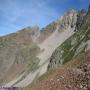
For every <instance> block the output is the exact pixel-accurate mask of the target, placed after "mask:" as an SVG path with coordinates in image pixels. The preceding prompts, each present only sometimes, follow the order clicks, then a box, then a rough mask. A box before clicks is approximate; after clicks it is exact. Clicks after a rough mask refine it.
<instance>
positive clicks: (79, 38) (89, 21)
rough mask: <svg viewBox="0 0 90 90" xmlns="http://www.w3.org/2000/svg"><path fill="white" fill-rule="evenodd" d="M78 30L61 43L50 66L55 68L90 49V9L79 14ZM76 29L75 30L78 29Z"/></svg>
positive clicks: (53, 55)
mask: <svg viewBox="0 0 90 90" xmlns="http://www.w3.org/2000/svg"><path fill="white" fill-rule="evenodd" d="M77 16H78V17H77V22H76V29H77V32H76V33H75V34H74V35H72V36H71V37H70V38H68V39H67V40H66V41H65V42H64V43H62V45H60V46H59V47H58V48H57V49H56V50H55V52H54V53H53V54H52V56H51V58H50V63H49V65H48V68H49V69H51V68H55V67H58V66H60V65H62V64H65V63H66V62H67V61H69V60H71V59H72V58H73V57H76V56H77V55H79V54H80V53H82V52H85V51H86V50H87V49H90V47H89V46H90V45H89V43H88V41H90V11H89V10H88V12H87V13H86V12H85V11H81V12H80V13H79V14H78V15H77ZM76 29H75V30H76Z"/></svg>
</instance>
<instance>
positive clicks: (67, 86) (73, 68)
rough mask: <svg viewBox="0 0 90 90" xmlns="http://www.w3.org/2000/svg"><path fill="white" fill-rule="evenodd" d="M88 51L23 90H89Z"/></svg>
mask: <svg viewBox="0 0 90 90" xmlns="http://www.w3.org/2000/svg"><path fill="white" fill-rule="evenodd" d="M89 89H90V50H89V51H87V52H86V53H82V54H80V55H79V56H78V57H77V58H74V59H73V60H72V61H70V62H68V63H67V64H65V65H64V66H61V67H59V68H57V69H55V70H53V71H52V72H48V73H47V74H45V75H43V76H41V77H40V78H39V81H37V82H35V84H33V85H32V87H31V86H28V88H25V90H89Z"/></svg>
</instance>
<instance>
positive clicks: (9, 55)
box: [0, 28, 40, 83]
mask: <svg viewBox="0 0 90 90" xmlns="http://www.w3.org/2000/svg"><path fill="white" fill-rule="evenodd" d="M32 29H34V30H35V28H28V29H27V28H26V29H24V30H21V31H19V32H17V33H13V34H10V35H7V36H4V37H1V38H0V72H2V73H0V82H2V83H7V82H8V81H10V80H12V79H13V78H16V77H18V76H19V75H20V74H21V73H22V72H25V71H26V72H28V70H29V71H30V70H31V71H32V70H33V68H35V67H37V64H38V62H39V60H38V59H37V58H36V57H35V56H34V55H36V54H37V53H38V52H40V48H39V47H38V46H37V45H36V43H35V42H34V41H33V39H32V36H35V35H34V34H33V32H34V30H32ZM36 31H37V30H36ZM17 67H18V68H17Z"/></svg>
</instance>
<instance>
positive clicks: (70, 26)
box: [5, 10, 77, 87]
mask: <svg viewBox="0 0 90 90" xmlns="http://www.w3.org/2000/svg"><path fill="white" fill-rule="evenodd" d="M76 21H77V12H76V11H74V10H71V11H69V12H67V13H66V14H65V15H64V16H63V17H61V18H60V19H59V20H57V21H56V22H54V23H55V24H54V25H55V28H54V26H53V27H52V25H53V24H51V26H50V29H52V28H53V29H52V30H51V31H50V34H49V35H46V36H47V38H44V39H43V41H42V40H41V41H40V43H38V44H37V45H38V47H40V50H41V53H38V55H36V56H37V57H36V58H38V59H39V60H40V62H39V63H38V68H36V69H34V71H33V72H29V73H28V74H26V75H24V76H22V75H20V76H19V77H17V78H15V79H14V80H12V81H11V82H9V83H7V84H5V86H12V85H13V86H16V87H25V86H27V85H29V84H30V83H31V82H32V81H33V80H34V79H36V78H38V77H40V76H41V75H42V74H44V73H45V72H46V71H47V67H48V63H49V58H50V57H51V55H52V53H53V51H54V50H55V49H56V48H57V47H58V46H59V45H61V44H62V43H63V42H64V41H65V40H66V39H67V38H69V37H70V36H71V35H73V34H74V30H75V27H76ZM47 28H49V26H48V27H46V31H42V32H43V33H46V32H47V33H48V30H49V29H47ZM54 29H55V30H54ZM42 32H41V33H40V36H39V38H40V37H42ZM44 35H45V34H44ZM46 36H45V37H46ZM65 36H66V37H65ZM39 38H38V39H39Z"/></svg>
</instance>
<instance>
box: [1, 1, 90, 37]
mask: <svg viewBox="0 0 90 90" xmlns="http://www.w3.org/2000/svg"><path fill="white" fill-rule="evenodd" d="M89 4H90V0H0V36H2V35H6V34H8V33H12V32H15V31H17V30H20V29H22V28H24V27H27V26H34V25H38V26H39V27H40V28H42V27H45V26H46V25H48V24H49V23H50V22H52V21H54V20H56V19H57V18H58V17H60V16H61V15H63V14H64V13H65V12H66V11H68V10H69V9H76V10H80V9H81V8H87V6H88V5H89Z"/></svg>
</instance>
